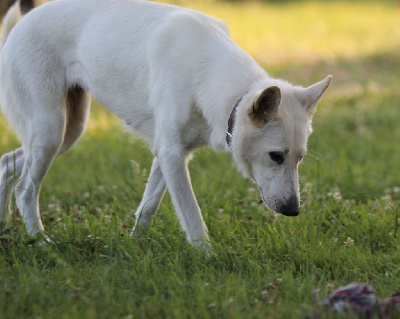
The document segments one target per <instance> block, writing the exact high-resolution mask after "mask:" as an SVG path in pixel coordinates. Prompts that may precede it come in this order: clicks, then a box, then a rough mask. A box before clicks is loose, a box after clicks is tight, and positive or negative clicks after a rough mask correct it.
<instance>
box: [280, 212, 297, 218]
mask: <svg viewBox="0 0 400 319" xmlns="http://www.w3.org/2000/svg"><path fill="white" fill-rule="evenodd" d="M281 214H282V215H284V216H289V217H296V216H298V215H299V214H300V212H299V211H291V212H282V213H281Z"/></svg>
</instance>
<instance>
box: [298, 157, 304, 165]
mask: <svg viewBox="0 0 400 319" xmlns="http://www.w3.org/2000/svg"><path fill="white" fill-rule="evenodd" d="M303 157H304V155H301V156H300V157H299V163H301V161H302V160H303Z"/></svg>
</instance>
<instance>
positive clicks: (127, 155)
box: [0, 0, 400, 319]
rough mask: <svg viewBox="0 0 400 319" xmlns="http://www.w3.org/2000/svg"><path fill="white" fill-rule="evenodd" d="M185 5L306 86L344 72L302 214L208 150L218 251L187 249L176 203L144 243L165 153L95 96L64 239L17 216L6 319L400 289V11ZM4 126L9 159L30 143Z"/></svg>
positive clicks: (194, 169)
mask: <svg viewBox="0 0 400 319" xmlns="http://www.w3.org/2000/svg"><path fill="white" fill-rule="evenodd" d="M175 3H178V4H180V5H186V6H191V7H192V8H196V9H199V10H201V11H204V12H207V13H209V14H213V15H215V16H217V17H219V18H221V19H223V20H225V21H226V22H227V23H228V24H229V26H230V29H231V34H232V37H233V38H234V39H235V41H237V42H238V43H239V44H240V45H241V46H242V47H243V48H244V49H245V50H247V51H248V52H250V53H251V54H252V55H253V56H254V57H255V58H256V60H257V61H259V62H260V64H261V65H262V66H264V67H265V68H266V69H267V71H268V72H269V73H270V74H271V75H272V76H274V77H281V78H284V79H286V80H288V81H290V82H292V83H295V84H299V85H303V86H306V85H310V84H312V83H313V82H315V81H317V80H320V79H322V78H324V77H325V76H326V75H328V74H332V75H333V77H334V80H333V83H332V85H331V87H330V88H329V89H328V92H327V93H326V95H325V96H324V98H323V100H322V101H321V103H320V104H319V106H318V110H317V113H316V114H315V116H314V126H313V127H314V133H313V134H312V135H311V136H310V139H309V150H308V156H306V158H305V159H304V161H303V164H302V166H301V168H300V182H301V189H302V193H301V194H302V212H301V214H300V215H299V216H298V217H296V218H286V217H284V216H278V215H274V214H272V213H270V212H269V211H267V210H266V209H265V208H264V207H263V206H262V205H259V204H258V201H259V199H260V197H259V194H258V192H257V190H256V189H255V186H254V185H253V184H251V183H250V182H249V181H247V180H245V179H243V178H242V177H241V176H240V174H239V173H238V172H236V170H235V167H234V165H233V162H232V160H231V156H230V154H217V153H214V152H212V151H211V150H210V149H204V150H201V151H199V152H197V153H196V155H195V157H194V159H193V160H192V162H191V164H190V171H191V175H192V183H193V187H194V190H195V193H196V195H197V198H198V201H199V204H200V207H201V208H202V212H203V216H204V219H205V221H206V223H207V225H208V227H209V231H210V238H211V243H212V245H213V252H214V253H213V254H212V255H211V256H206V255H205V254H204V253H202V252H198V251H196V250H194V249H193V248H192V247H191V246H190V245H189V244H188V243H187V242H186V239H185V235H184V234H183V233H182V231H181V229H180V226H179V223H178V221H177V218H176V215H175V213H174V210H173V206H172V204H171V201H170V199H169V196H166V198H165V199H164V200H163V203H162V205H161V208H160V210H159V213H158V216H157V217H156V218H155V219H154V221H153V224H152V227H151V228H150V230H149V231H148V233H146V234H142V235H141V236H137V237H135V238H130V237H129V233H130V230H131V227H132V226H133V224H134V216H133V213H134V211H135V208H136V207H137V206H138V205H139V202H140V199H141V195H142V192H143V190H144V187H145V182H146V178H147V175H148V173H149V169H150V165H151V158H152V156H151V154H150V152H149V151H148V150H147V149H146V147H145V145H144V144H143V143H142V142H140V141H139V140H137V139H135V138H133V137H132V136H129V135H128V134H127V133H125V132H124V130H123V129H122V128H121V127H120V125H119V122H118V120H116V119H115V118H114V117H113V116H111V115H110V114H108V113H106V112H105V111H104V110H103V109H102V108H101V107H100V106H99V105H98V104H97V103H96V102H94V103H93V111H92V116H91V120H90V123H89V127H88V130H87V133H86V135H85V136H84V137H83V138H82V139H81V141H80V142H79V143H78V144H77V145H76V146H75V147H74V148H73V149H72V150H71V151H70V152H69V153H67V154H65V155H63V156H62V157H60V158H58V159H57V160H56V162H55V163H54V165H53V167H52V170H51V171H50V173H49V174H48V176H47V178H46V180H45V183H44V184H43V188H42V194H41V202H40V207H41V214H42V218H43V222H44V224H45V227H46V234H47V235H48V236H49V237H50V238H51V239H52V243H51V244H49V245H47V246H44V247H43V246H40V245H38V244H37V243H36V241H35V240H33V241H32V240H29V239H28V238H26V237H24V236H23V234H24V228H23V225H22V221H21V218H20V217H19V216H18V214H13V215H12V217H11V220H10V222H9V225H8V227H9V228H10V229H11V234H12V236H13V238H14V240H13V242H11V243H10V244H4V243H3V244H2V243H0V318H125V319H128V318H305V317H306V316H307V315H310V314H312V313H313V311H314V310H319V311H320V309H317V308H318V307H317V306H315V305H314V304H313V291H315V290H317V289H318V290H319V295H320V297H321V298H323V297H325V296H326V295H327V293H328V292H329V291H330V290H331V289H334V288H338V287H340V286H343V285H345V284H348V283H351V282H362V283H369V284H371V285H372V286H373V287H374V288H375V289H376V290H377V295H378V296H379V297H387V296H390V295H391V294H393V293H395V292H398V291H400V243H399V236H400V230H399V226H400V212H399V204H400V170H399V163H400V144H399V139H400V126H399V125H398V123H400V90H399V87H400V28H399V23H398V21H400V8H399V7H397V6H396V5H395V4H394V3H392V2H360V1H357V2H354V3H352V4H349V3H345V2H322V3H321V2H305V3H303V2H299V1H296V2H289V3H286V2H285V4H276V3H275V4H265V3H264V4H261V3H257V2H235V3H233V4H232V3H228V2H220V1H211V0H207V1H205V0H204V1H200V0H199V1H194V0H193V1H183V0H182V1H175ZM0 129H1V133H0V154H3V153H5V152H7V151H10V150H12V149H14V148H16V147H18V145H19V144H18V141H17V139H16V137H15V135H13V133H12V131H11V130H10V129H9V128H8V126H7V124H6V123H5V121H4V120H3V118H0ZM221 167H223V169H221ZM323 317H326V314H325V315H324V316H323Z"/></svg>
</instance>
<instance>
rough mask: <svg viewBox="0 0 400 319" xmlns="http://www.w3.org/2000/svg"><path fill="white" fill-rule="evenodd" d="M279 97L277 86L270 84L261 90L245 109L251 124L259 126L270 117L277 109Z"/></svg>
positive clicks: (280, 97) (279, 101) (279, 91)
mask: <svg viewBox="0 0 400 319" xmlns="http://www.w3.org/2000/svg"><path fill="white" fill-rule="evenodd" d="M281 99H282V96H281V90H280V88H279V87H277V86H270V87H268V88H266V89H265V90H264V91H262V92H261V94H260V95H259V96H258V98H257V99H256V100H255V101H254V103H253V104H252V105H250V107H249V108H248V109H247V111H246V114H247V115H248V116H249V118H250V120H251V122H252V123H253V125H255V126H256V127H259V128H261V127H263V126H264V125H265V124H266V123H267V122H268V121H269V120H270V119H272V118H273V117H274V116H275V115H276V113H277V111H278V108H279V105H280V104H281Z"/></svg>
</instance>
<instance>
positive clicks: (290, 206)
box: [280, 196, 300, 216]
mask: <svg viewBox="0 0 400 319" xmlns="http://www.w3.org/2000/svg"><path fill="white" fill-rule="evenodd" d="M280 213H281V214H282V215H285V216H297V215H298V214H300V204H299V200H298V199H297V197H296V196H292V197H290V199H289V200H288V201H287V202H286V203H284V204H283V205H282V207H281V209H280Z"/></svg>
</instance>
